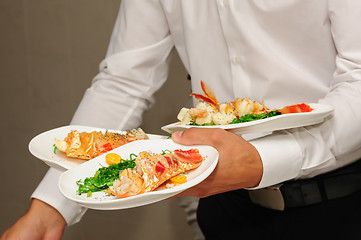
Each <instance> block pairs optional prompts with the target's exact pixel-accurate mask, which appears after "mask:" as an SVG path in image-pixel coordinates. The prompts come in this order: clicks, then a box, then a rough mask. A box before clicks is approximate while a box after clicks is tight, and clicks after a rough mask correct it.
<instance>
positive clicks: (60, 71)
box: [0, 0, 192, 240]
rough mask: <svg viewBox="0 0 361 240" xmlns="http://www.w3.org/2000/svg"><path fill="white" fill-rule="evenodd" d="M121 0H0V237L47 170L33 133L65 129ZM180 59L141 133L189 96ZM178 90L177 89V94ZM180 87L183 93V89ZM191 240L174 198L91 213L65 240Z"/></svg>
mask: <svg viewBox="0 0 361 240" xmlns="http://www.w3.org/2000/svg"><path fill="white" fill-rule="evenodd" d="M119 3H120V0H102V1H99V0H31V1H30V0H0V103H1V115H0V116H1V117H0V123H1V125H0V127H1V133H2V137H1V144H0V153H1V158H0V159H1V160H0V182H1V186H2V188H1V194H0V196H1V197H0V234H1V233H3V232H4V231H5V229H7V228H8V227H9V226H10V225H11V224H13V223H14V222H15V221H16V220H17V219H18V218H19V217H20V216H21V215H22V214H24V213H25V211H26V210H27V208H28V205H29V196H30V194H31V193H32V191H33V190H34V189H35V187H36V186H37V184H38V183H39V181H40V180H41V179H42V177H43V175H44V174H45V172H46V170H47V166H46V165H45V164H44V163H43V162H41V161H40V160H38V159H36V158H34V157H33V156H32V155H31V154H30V153H29V151H28V149H27V146H28V143H29V141H30V140H31V138H32V137H34V136H35V135H37V134H39V133H41V132H43V131H46V130H48V129H52V128H55V127H59V126H63V125H68V123H69V121H70V119H71V117H72V115H73V113H74V111H75V109H76V107H77V105H78V104H79V102H80V100H81V97H82V95H83V92H84V90H85V89H86V88H87V87H88V86H89V85H90V81H91V79H92V77H93V76H94V75H95V74H96V72H97V69H98V64H99V62H100V61H101V60H102V58H103V57H104V54H105V51H106V47H107V44H108V41H109V37H110V33H111V30H112V26H113V23H114V20H115V17H116V14H117V11H118V7H119ZM185 78H186V72H185V71H184V69H183V66H182V64H181V63H180V61H179V59H178V58H176V59H175V61H173V63H172V69H171V72H170V77H169V81H168V82H167V83H166V85H165V86H164V87H163V88H162V89H161V90H160V91H159V92H158V93H157V96H156V99H157V104H156V105H155V106H154V107H153V109H151V110H150V111H149V112H147V113H146V114H145V122H144V124H143V126H142V127H143V128H144V129H145V131H147V132H148V133H158V134H161V133H163V132H162V131H161V130H160V126H162V125H165V124H167V123H170V122H173V121H175V120H176V119H175V116H176V114H177V112H178V110H179V109H180V107H181V106H182V105H183V104H185V102H186V101H187V95H188V93H189V92H190V90H189V88H190V86H189V82H187V81H186V80H185ZM180 89H182V91H180ZM183 90H184V91H183ZM146 234H150V235H149V236H148V238H147V239H158V240H159V239H182V240H184V239H191V238H192V233H191V229H190V228H189V227H188V225H187V224H186V221H185V215H184V212H183V210H182V209H180V208H179V206H178V202H177V200H167V201H163V202H160V203H155V204H152V205H149V206H145V207H139V208H134V209H128V210H122V211H94V210H89V211H88V212H87V214H86V215H85V217H84V218H83V220H82V221H81V223H79V224H77V225H75V226H72V227H70V228H67V230H66V232H65V235H64V238H63V239H95V238H100V239H113V238H114V237H117V238H118V239H128V240H129V239H145V235H146Z"/></svg>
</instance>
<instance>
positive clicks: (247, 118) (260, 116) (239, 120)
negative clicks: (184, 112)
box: [189, 110, 281, 126]
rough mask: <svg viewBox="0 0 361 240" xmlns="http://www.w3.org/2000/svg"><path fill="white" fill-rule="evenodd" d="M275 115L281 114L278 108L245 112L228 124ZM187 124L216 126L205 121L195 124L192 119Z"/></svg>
mask: <svg viewBox="0 0 361 240" xmlns="http://www.w3.org/2000/svg"><path fill="white" fill-rule="evenodd" d="M277 115H281V112H280V111H278V110H274V111H270V112H263V113H259V114H256V113H251V114H246V115H244V116H242V117H239V118H235V119H233V121H232V122H230V123H229V124H236V123H244V122H251V121H255V120H260V119H264V118H269V117H274V116H277ZM189 125H193V126H216V125H215V124H214V123H213V122H211V123H205V124H201V125H200V124H197V123H196V122H194V121H191V123H190V124H189Z"/></svg>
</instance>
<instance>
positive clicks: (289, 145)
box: [250, 131, 302, 189]
mask: <svg viewBox="0 0 361 240" xmlns="http://www.w3.org/2000/svg"><path fill="white" fill-rule="evenodd" d="M250 143H251V144H252V145H253V146H254V147H255V148H256V149H257V151H258V153H259V155H260V156H261V159H262V163H263V176H262V179H261V182H260V183H259V185H258V186H257V187H255V188H252V189H260V188H265V187H269V186H272V185H275V184H278V183H281V182H284V181H287V180H290V179H293V178H295V177H297V176H298V174H299V172H300V170H301V166H302V152H301V149H300V147H299V144H298V142H297V141H296V140H295V139H294V137H293V136H292V135H291V134H289V133H287V132H285V131H283V132H277V133H274V134H271V135H268V136H266V137H261V138H257V139H254V140H251V141H250Z"/></svg>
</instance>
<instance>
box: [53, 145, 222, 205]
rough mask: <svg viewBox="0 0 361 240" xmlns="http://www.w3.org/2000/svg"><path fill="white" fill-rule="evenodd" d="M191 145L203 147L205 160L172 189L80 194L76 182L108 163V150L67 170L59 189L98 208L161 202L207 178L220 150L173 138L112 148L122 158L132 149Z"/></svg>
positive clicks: (64, 193) (127, 155)
mask: <svg viewBox="0 0 361 240" xmlns="http://www.w3.org/2000/svg"><path fill="white" fill-rule="evenodd" d="M191 148H197V149H199V151H200V154H201V155H202V156H203V158H204V161H203V162H202V164H201V165H200V166H199V167H198V168H196V169H194V170H192V171H190V172H189V173H188V174H187V181H186V182H185V183H183V184H181V185H178V186H175V187H173V188H170V189H163V190H158V191H153V192H149V193H143V194H140V195H137V196H133V197H128V198H118V197H116V196H107V194H106V193H104V192H95V193H92V196H90V197H88V196H87V194H81V195H79V194H77V190H78V185H77V184H76V182H77V181H78V180H79V179H81V180H84V179H85V178H86V177H92V176H94V174H95V172H96V171H97V170H98V169H99V168H100V167H101V166H107V164H106V162H105V154H103V155H101V156H98V157H96V158H94V159H91V160H89V161H87V162H85V163H83V164H81V165H79V166H77V167H74V168H72V169H70V170H68V171H66V172H64V173H63V174H62V175H61V176H60V179H59V189H60V191H61V193H62V194H63V195H64V196H65V197H66V198H68V199H70V200H72V201H74V202H77V203H78V204H80V205H82V206H85V207H87V208H91V209H98V210H116V209H125V208H132V207H138V206H142V205H146V204H151V203H154V202H158V201H161V200H164V199H167V198H170V197H172V196H174V195H176V194H178V193H180V192H182V191H184V190H186V189H188V188H190V187H193V186H195V185H197V184H199V183H200V182H202V181H203V180H204V179H206V178H207V177H208V176H209V175H210V174H211V173H212V171H213V170H214V169H215V167H216V165H217V162H218V152H217V150H216V149H214V148H213V147H210V146H205V145H196V146H184V145H180V144H176V143H174V142H173V141H172V140H171V139H156V140H139V141H135V142H131V143H128V144H126V145H123V146H121V147H119V148H117V149H114V150H112V151H110V152H115V153H117V154H119V155H120V156H121V157H122V158H128V157H129V155H130V154H131V153H135V154H138V153H140V152H142V151H151V152H153V153H161V152H162V150H171V151H173V150H175V149H182V150H188V149H191Z"/></svg>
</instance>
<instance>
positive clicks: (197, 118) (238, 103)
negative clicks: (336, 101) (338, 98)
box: [177, 81, 313, 126]
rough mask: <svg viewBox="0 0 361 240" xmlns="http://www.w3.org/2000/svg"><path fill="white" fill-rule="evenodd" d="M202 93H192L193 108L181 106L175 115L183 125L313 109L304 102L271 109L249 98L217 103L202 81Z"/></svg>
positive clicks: (236, 121) (236, 120)
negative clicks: (196, 100) (194, 102)
mask: <svg viewBox="0 0 361 240" xmlns="http://www.w3.org/2000/svg"><path fill="white" fill-rule="evenodd" d="M201 87H202V90H203V92H204V95H202V94H196V93H192V94H191V96H194V97H195V98H196V99H198V100H199V101H198V103H197V104H196V106H195V108H190V109H188V108H182V109H181V110H180V112H179V114H178V116H177V118H178V119H179V120H180V121H181V124H184V125H198V126H199V125H201V126H211V125H226V124H236V123H242V122H249V121H254V120H260V119H264V118H269V117H274V116H277V115H281V114H289V113H303V112H311V111H312V110H313V109H312V108H311V107H310V106H309V105H308V104H305V103H301V104H294V105H291V106H286V107H284V108H282V109H274V110H271V109H269V108H268V107H266V106H265V104H264V102H262V103H259V102H256V101H253V100H251V99H249V98H237V99H236V100H235V101H231V102H225V103H219V102H218V100H217V98H216V96H215V94H214V92H213V90H212V89H211V88H209V87H208V86H207V85H206V84H205V83H204V82H203V81H201Z"/></svg>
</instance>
